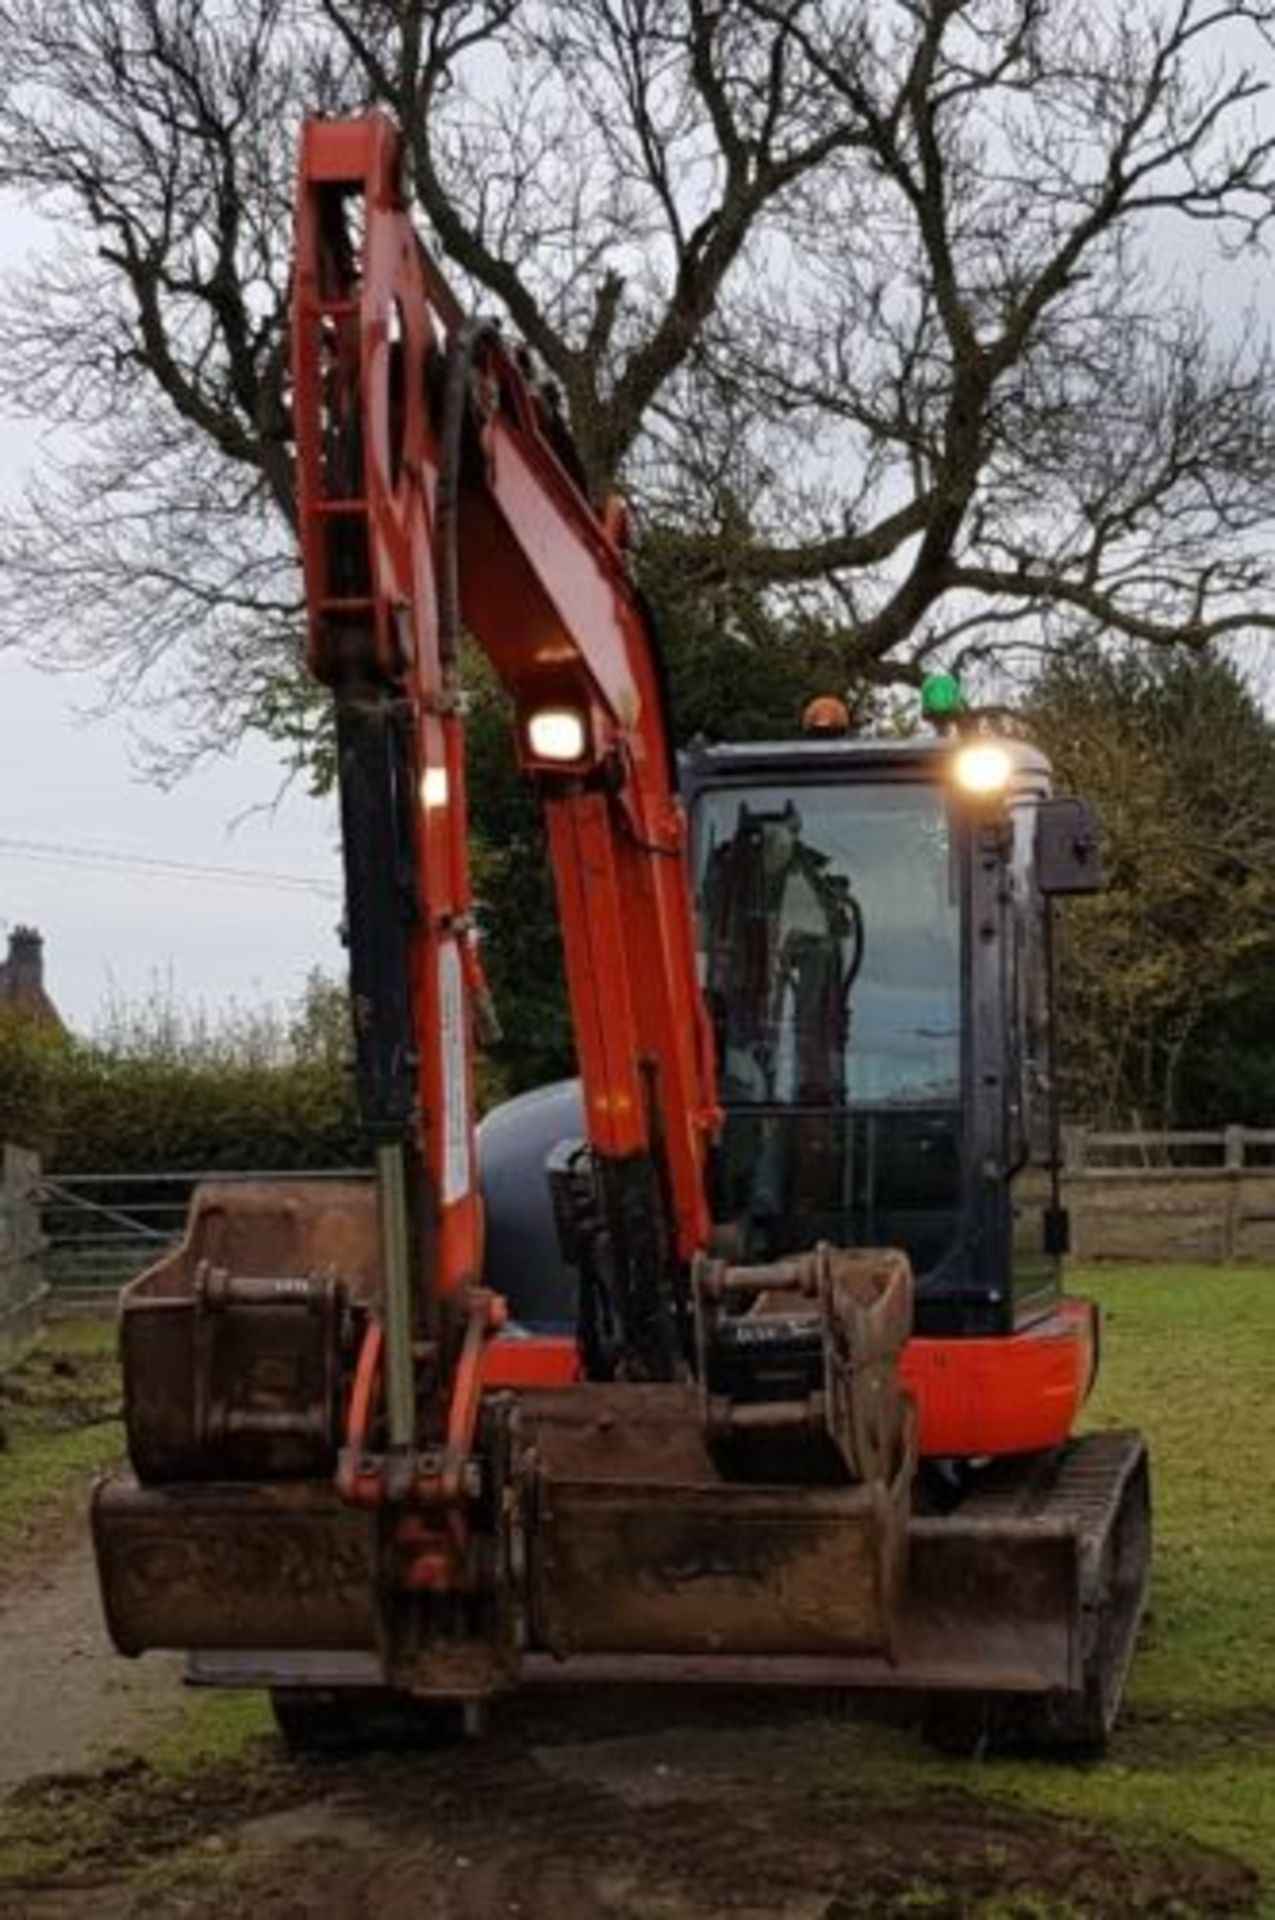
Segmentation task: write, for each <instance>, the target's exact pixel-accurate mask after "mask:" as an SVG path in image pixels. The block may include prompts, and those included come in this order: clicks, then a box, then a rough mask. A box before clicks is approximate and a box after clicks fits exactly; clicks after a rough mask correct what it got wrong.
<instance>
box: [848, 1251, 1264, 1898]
mask: <svg viewBox="0 0 1275 1920" xmlns="http://www.w3.org/2000/svg"><path fill="white" fill-rule="evenodd" d="M1070 1284H1071V1289H1072V1291H1073V1292H1077V1293H1081V1292H1083V1293H1088V1294H1090V1295H1092V1296H1093V1297H1095V1298H1096V1299H1098V1300H1099V1301H1100V1302H1101V1304H1102V1306H1103V1308H1104V1310H1105V1315H1106V1336H1105V1340H1104V1350H1103V1365H1102V1377H1101V1381H1100V1384H1099V1386H1098V1388H1097V1390H1096V1392H1095V1395H1094V1398H1093V1400H1092V1401H1091V1403H1090V1407H1089V1409H1088V1413H1087V1424H1089V1425H1098V1426H1101V1425H1113V1426H1136V1427H1140V1428H1141V1429H1142V1430H1143V1431H1144V1432H1145V1433H1146V1435H1147V1436H1148V1439H1149V1441H1150V1447H1151V1460H1152V1473H1153V1498H1154V1502H1155V1560H1154V1571H1153V1576H1152V1594H1151V1613H1150V1619H1149V1622H1148V1624H1147V1626H1146V1627H1145V1628H1144V1631H1143V1637H1142V1641H1141V1644H1140V1647H1139V1651H1138V1653H1137V1656H1136V1658H1135V1661H1134V1667H1133V1673H1132V1678H1131V1682H1130V1690H1129V1693H1128V1696H1127V1702H1126V1707H1125V1712H1124V1716H1123V1719H1122V1722H1121V1724H1120V1727H1119V1728H1118V1730H1117V1732H1116V1735H1115V1737H1114V1739H1113V1741H1112V1744H1111V1748H1110V1751H1109V1754H1108V1757H1107V1758H1106V1760H1105V1761H1103V1762H1102V1763H1101V1764H1097V1765H1092V1766H1083V1767H1077V1766H1071V1765H1066V1766H1064V1765H1054V1764H1049V1763H1045V1762H1039V1761H1008V1760H991V1761H986V1762H983V1763H981V1764H979V1763H975V1764H973V1765H971V1764H970V1763H969V1762H956V1761H947V1760H943V1759H941V1758H939V1757H937V1756H934V1755H930V1754H927V1753H921V1752H918V1751H917V1749H916V1747H915V1744H914V1743H913V1742H912V1740H911V1739H910V1738H909V1737H908V1736H905V1735H898V1734H893V1733H886V1732H884V1731H883V1732H882V1733H881V1735H880V1736H879V1738H880V1746H879V1748H878V1750H877V1753H876V1756H875V1759H876V1764H877V1766H878V1767H879V1769H880V1772H879V1777H878V1784H879V1785H880V1786H882V1787H883V1788H891V1789H892V1788H895V1787H897V1788H898V1789H899V1791H901V1792H907V1791H916V1790H917V1789H918V1788H920V1787H922V1786H923V1785H925V1784H929V1785H932V1786H938V1785H943V1786H953V1787H961V1788H965V1789H966V1790H973V1791H974V1792H976V1793H979V1794H984V1795H988V1796H991V1797H994V1798H995V1799H997V1800H998V1801H1000V1800H1003V1799H1005V1798H1010V1799H1013V1800H1017V1801H1020V1802H1023V1803H1026V1804H1028V1805H1030V1806H1032V1807H1033V1808H1040V1809H1044V1810H1048V1811H1051V1812H1054V1813H1059V1814H1065V1815H1073V1816H1075V1815H1078V1816H1081V1817H1083V1818H1086V1819H1091V1820H1093V1821H1096V1822H1099V1823H1101V1824H1103V1825H1111V1824H1113V1823H1114V1824H1116V1825H1117V1826H1118V1827H1120V1828H1121V1829H1124V1830H1127V1832H1128V1833H1129V1835H1130V1836H1131V1837H1133V1838H1136V1839H1138V1840H1139V1841H1148V1840H1152V1839H1154V1838H1155V1837H1156V1835H1157V1834H1161V1835H1163V1836H1165V1837H1166V1838H1183V1837H1185V1838H1190V1839H1194V1840H1198V1841H1202V1842H1204V1843H1206V1844H1208V1845H1211V1846H1215V1847H1220V1848H1222V1849H1223V1850H1225V1851H1226V1852H1228V1853H1231V1854H1234V1855H1235V1856H1237V1857H1238V1858H1240V1859H1242V1860H1244V1861H1246V1862H1247V1863H1249V1864H1250V1865H1251V1866H1253V1867H1254V1868H1255V1869H1256V1870H1257V1872H1258V1874H1259V1875H1260V1877H1261V1880H1262V1883H1263V1898H1262V1905H1261V1908H1260V1911H1261V1912H1262V1913H1263V1914H1264V1915H1269V1916H1272V1917H1273V1920H1275V1271H1271V1270H1269V1269H1265V1270H1255V1269H1251V1268H1233V1269H1222V1268H1188V1267H1172V1268H1156V1269H1150V1268H1146V1269H1133V1268H1122V1269H1106V1270H1100V1271H1087V1272H1080V1273H1076V1274H1074V1275H1073V1276H1072V1279H1071V1283H1070ZM871 1739H872V1744H873V1745H874V1746H876V1744H877V1736H871ZM864 1757H866V1756H863V1755H862V1754H861V1755H860V1756H859V1757H858V1764H859V1765H860V1766H861V1765H862V1762H863V1758H864Z"/></svg>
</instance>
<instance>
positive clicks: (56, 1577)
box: [0, 1526, 182, 1799]
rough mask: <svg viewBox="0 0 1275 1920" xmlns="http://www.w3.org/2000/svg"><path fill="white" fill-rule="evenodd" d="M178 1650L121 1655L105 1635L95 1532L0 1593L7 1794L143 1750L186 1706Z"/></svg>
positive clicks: (79, 1530)
mask: <svg viewBox="0 0 1275 1920" xmlns="http://www.w3.org/2000/svg"><path fill="white" fill-rule="evenodd" d="M180 1667H181V1661H180V1657H179V1656H178V1655H176V1654H148V1655H147V1656H146V1658H145V1659H144V1660H121V1658H120V1656H119V1655H118V1654H117V1653H116V1652H115V1651H114V1649H113V1648H112V1646H111V1644H110V1642H109V1640H108V1639H107V1636H106V1628H105V1625H104V1624H103V1621H102V1608H101V1603H100V1601H99V1599H98V1592H97V1576H96V1573H95V1571H94V1567H93V1552H92V1548H91V1545H90V1543H89V1539H88V1534H87V1530H86V1529H85V1528H84V1527H79V1526H77V1527H76V1529H75V1531H74V1533H73V1534H71V1535H70V1536H69V1537H68V1538H67V1540H66V1541H65V1543H64V1544H62V1545H61V1546H60V1547H59V1549H58V1551H57V1553H56V1554H55V1555H54V1557H52V1558H51V1559H49V1560H47V1561H45V1562H44V1563H43V1564H42V1565H38V1566H32V1567H30V1568H28V1569H25V1570H24V1571H23V1572H22V1573H20V1574H19V1575H18V1577H17V1578H16V1580H14V1581H13V1582H12V1583H11V1584H10V1585H8V1586H7V1587H6V1588H5V1589H4V1590H3V1592H0V1799H3V1798H4V1796H5V1795H6V1794H8V1793H11V1792H12V1791H13V1789H14V1788H15V1787H17V1786H20V1785H21V1784H22V1783H23V1782H24V1781H26V1780H30V1779H34V1778H36V1777H37V1776H39V1775H41V1774H45V1773H75V1772H78V1771H80V1770H82V1769H83V1768H85V1767H89V1766H92V1765H95V1764H97V1763H98V1762H100V1761H101V1760H102V1759H104V1758H105V1757H106V1756H107V1755H108V1754H109V1753H110V1752H111V1751H112V1749H115V1748H120V1749H130V1750H136V1749H137V1748H138V1747H141V1746H144V1745H145V1741H146V1739H147V1736H148V1735H149V1734H150V1733H152V1732H153V1731H154V1730H155V1729H156V1728H157V1727H158V1726H159V1725H160V1724H162V1723H163V1722H166V1721H168V1720H171V1719H172V1718H173V1717H174V1716H175V1714H176V1713H177V1712H178V1711H179V1710H180V1707H181V1699H182V1696H181V1692H180V1687H179V1677H180Z"/></svg>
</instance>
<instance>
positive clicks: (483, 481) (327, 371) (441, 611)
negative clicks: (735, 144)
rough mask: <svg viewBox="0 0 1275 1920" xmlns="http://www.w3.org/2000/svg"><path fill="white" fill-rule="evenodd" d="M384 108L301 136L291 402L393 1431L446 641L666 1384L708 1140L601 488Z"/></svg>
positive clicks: (434, 884)
mask: <svg viewBox="0 0 1275 1920" xmlns="http://www.w3.org/2000/svg"><path fill="white" fill-rule="evenodd" d="M401 180H402V156H401V152H400V142H399V136H398V134H397V131H396V130H395V128H394V127H393V126H392V125H391V124H390V123H389V122H388V121H387V120H385V119H383V118H379V117H370V118H367V119H363V120H355V121H345V122H342V121H312V122H311V123H310V124H309V125H308V126H307V128H306V131H305V136H304V141H303V146H302V155H301V175H300V187H299V198H298V211H297V244H296V290H295V301H294V341H293V353H294V382H295V393H294V413H295V423H296V436H297V452H298V481H299V500H298V511H299V518H300V531H301V545H302V553H303V557H304V566H305V581H306V597H307V603H308V609H309V660H310V665H311V668H312V670H313V672H314V673H315V674H316V676H317V677H318V678H319V679H320V680H321V681H324V682H325V683H327V684H328V685H329V686H330V687H331V688H332V690H333V693H334V696H335V704H336V731H337V753H338V767H339V781H340V792H341V808H342V820H343V835H342V839H343V846H344V850H345V863H346V888H347V934H348V940H349V946H350V957H351V976H352V985H353V998H354V1009H355V1025H356V1038H357V1052H358V1082H359V1089H360V1099H361V1106H362V1111H363V1117H364V1120H365V1122H366V1124H367V1126H368V1128H369V1130H370V1132H371V1133H372V1135H373V1137H374V1138H375V1139H376V1141H377V1143H378V1165H379V1170H380V1182H381V1192H382V1230H383V1238H384V1242H385V1246H386V1248H387V1252H388V1250H389V1249H391V1248H393V1249H395V1254H394V1260H395V1262H396V1264H397V1266H398V1267H399V1269H400V1270H399V1271H398V1272H396V1273H393V1274H392V1275H390V1276H389V1278H390V1287H389V1296H390V1300H391V1302H392V1305H391V1309H390V1318H389V1324H388V1325H387V1329H386V1332H387V1341H388V1345H389V1349H390V1352H389V1356H388V1357H389V1361H390V1373H391V1395H390V1404H391V1408H392V1409H396V1410H397V1411H396V1415H395V1420H394V1425H395V1433H394V1442H395V1444H399V1445H407V1444H409V1443H410V1439H411V1435H410V1434H409V1432H408V1431H407V1428H408V1426H409V1424H410V1421H411V1418H412V1417H413V1415H412V1410H411V1406H410V1400H409V1389H408V1386H407V1382H406V1378H405V1372H406V1369H405V1367H404V1366H403V1365H402V1364H401V1363H400V1365H399V1367H398V1376H399V1377H398V1381H397V1385H395V1384H394V1382H395V1361H394V1355H395V1353H396V1352H397V1353H398V1355H400V1356H403V1355H405V1354H406V1350H407V1348H408V1346H409V1344H410V1340H411V1339H412V1338H415V1337H419V1336H421V1335H422V1334H423V1335H425V1336H427V1337H428V1336H430V1335H431V1334H437V1332H438V1326H437V1322H438V1319H439V1315H440V1313H441V1314H443V1315H444V1317H445V1315H446V1311H447V1307H448V1303H452V1302H455V1301H456V1299H457V1298H458V1297H459V1296H461V1295H463V1294H464V1293H465V1292H466V1290H467V1289H472V1288H473V1287H474V1286H475V1285H476V1283H477V1282H478V1279H479V1276H480V1273H481V1268H482V1220H481V1209H480V1204H479V1200H478V1196H477V1191H476V1179H475V1153H474V1135H473V1112H474V1109H473V1087H472V1075H471V1061H470V1051H471V1049H470V1034H471V1031H472V1029H473V1027H474V1025H475V1022H476V1020H477V1018H478V1017H479V1015H480V1014H481V1013H482V1011H483V1010H484V1000H485V989H484V987H483V982H482V973H481V963H480V959H479V954H478V948H477V944H476V939H475V931H474V918H473V902H472V897H471V891H470V878H469V865H468V853H467V823H466V806H465V762H464V696H463V692H462V689H461V684H460V649H461V638H462V632H463V633H465V634H468V635H470V636H472V638H473V639H474V641H476V642H477V644H478V645H479V646H480V647H481V648H482V649H483V651H484V652H485V653H486V655H487V657H488V658H489V660H490V661H491V663H492V665H493V667H494V668H495V671H496V673H497V674H498V675H499V677H500V679H501V681H502V682H503V684H504V686H505V687H506V688H508V690H509V692H510V694H511V696H512V699H513V704H514V710H515V716H516V722H515V725H516V737H517V743H518V752H519V755H520V758H521V761H522V764H523V766H524V767H525V768H526V770H527V771H528V773H529V774H531V775H532V777H533V778H534V779H535V781H536V784H537V786H538V787H539V790H540V793H541V795H542V797H543V800H544V804H545V810H546V814H547V819H548V837H549V848H550V857H551V860H552V864H553V871H554V880H555V884H556V889H557V897H558V903H559V911H560V922H561V928H562V939H563V951H564V957H565V963H566V974H567V985H568V991H569V996H570V1004H571V1014H572V1020H573V1025H574V1030H575V1035H576V1043H577V1050H578V1056H579V1066H580V1073H581V1078H582V1082H583V1092H584V1113H585V1124H586V1128H587V1133H588V1141H589V1146H590V1148H591V1152H592V1160H593V1165H594V1168H595V1170H596V1178H597V1183H598V1188H599V1194H598V1200H599V1208H600V1213H601V1217H602V1219H603V1221H604V1224H605V1232H606V1236H607V1241H608V1259H609V1268H610V1271H611V1272H612V1273H613V1275H614V1288H615V1295H616V1299H615V1307H616V1310H617V1313H618V1317H619V1321H620V1325H621V1330H622V1341H621V1351H622V1366H623V1368H624V1370H625V1371H626V1372H628V1373H629V1374H631V1375H635V1376H638V1377H647V1378H662V1377H663V1378H667V1377H670V1376H672V1374H674V1373H675V1372H676V1371H677V1368H678V1365H679V1362H680V1360H681V1358H682V1346H683V1341H682V1339H681V1338H680V1336H679V1327H678V1324H677V1322H678V1315H677V1302H678V1300H679V1298H680V1299H682V1300H683V1301H684V1298H685V1289H684V1276H685V1274H686V1272H687V1269H688V1267H689V1264H690V1262H691V1260H692V1258H693V1257H694V1255H695V1253H696V1252H697V1251H699V1250H701V1249H703V1248H704V1246H705V1245H706V1243H707V1239H708V1231H709V1221H708V1212H707V1205H706V1200H705V1181H704V1161H705V1153H706V1145H707V1141H708V1138H709V1135H710V1134H711V1131H712V1129H713V1127H714V1125H715V1121H716V1117H717V1116H716V1112H715V1107H714V1099H713V1091H712V1088H713V1071H712V1056H711V1041H710V1037H709V1030H708V1026H707V1022H706V1019H705V1015H704V1011H703V1007H702V1004H701V1001H700V996H699V991H698V987H697V985H696V977H695V965H694V951H693V932H692V920H691V906H690V894H689V884H688V869H687V860H686V827H685V821H684V818H683V814H682V810H681V807H680V805H679V802H678V800H677V796H676V789H675V770H674V765H673V760H672V752H671V745H670V737H669V728H668V723H667V717H666V713H665V703H664V698H663V688H662V681H661V672H660V662H659V657H658V653H657V649H656V645H655V641H654V638H653V635H652V633H651V629H650V625H649V622H648V620H647V618H646V615H645V613H644V611H643V608H642V605H641V603H640V600H639V598H638V595H637V593H636V591H635V589H634V586H633V583H632V578H631V573H630V568H629V563H628V557H627V553H626V550H625V546H624V514H623V510H622V507H621V505H620V503H619V502H618V501H615V500H612V501H609V502H608V503H607V504H606V505H605V507H604V508H603V509H602V510H601V511H598V510H595V508H594V506H593V504H592V503H591V502H590V500H589V498H588V496H587V494H586V492H585V491H584V488H583V485H582V483H581V479H580V476H579V474H578V472H577V471H575V470H573V464H572V453H571V449H570V444H569V441H568V439H567V436H566V434H565V432H564V430H563V428H562V425H561V423H560V421H559V420H558V418H557V415H556V413H555V411H554V408H553V404H552V401H551V400H550V398H549V397H548V396H547V395H546V393H545V390H544V389H543V388H542V387H540V386H539V385H538V384H537V382H536V380H535V377H534V374H533V372H532V370H531V368H530V366H529V364H528V362H527V360H526V358H525V356H524V355H522V354H520V353H518V352H516V351H515V350H514V349H513V348H512V347H510V346H509V345H508V344H506V342H505V341H504V339H503V338H502V336H501V334H500V333H499V331H498V330H497V329H496V328H495V327H493V326H490V325H487V326H484V325H481V324H476V323H472V322H468V323H467V322H465V321H464V320H463V318H462V317H461V315H460V312H459V310H458V308H457V306H456V303H455V301H454V300H453V299H452V297H451V296H450V294H449V293H448V291H447V289H446V287H445V285H444V283H443V282H442V280H441V277H440V275H439V273H438V271H437V268H436V267H435V266H434V264H433V262H432V261H431V259H430V257H429V256H428V254H427V253H426V252H425V249H424V247H423V246H422V245H421V243H420V241H419V239H418V238H417V236H416V233H415V230H414V228H413V226H412V223H411V220H410V218H409V215H408V212H407V209H406V207H405V205H404V202H403V197H402V188H401Z"/></svg>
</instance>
